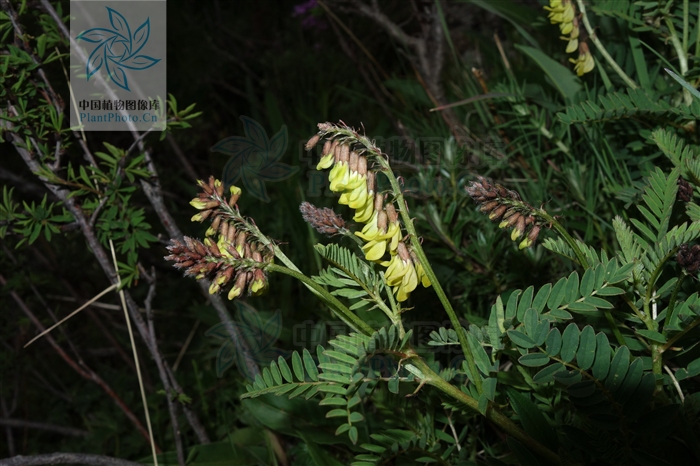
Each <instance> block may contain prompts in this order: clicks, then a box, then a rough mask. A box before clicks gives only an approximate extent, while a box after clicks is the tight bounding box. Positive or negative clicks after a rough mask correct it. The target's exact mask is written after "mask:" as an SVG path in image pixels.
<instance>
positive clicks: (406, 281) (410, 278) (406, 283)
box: [394, 263, 418, 303]
mask: <svg viewBox="0 0 700 466" xmlns="http://www.w3.org/2000/svg"><path fill="white" fill-rule="evenodd" d="M417 286H418V275H417V274H416V269H415V268H414V267H413V264H412V263H410V264H409V266H408V270H407V271H406V274H405V275H404V276H403V278H402V279H401V284H399V285H398V286H396V287H394V290H395V291H396V300H397V301H398V302H400V303H402V302H404V301H406V300H407V299H408V296H409V295H410V294H411V291H413V290H415V289H416V287H417Z"/></svg>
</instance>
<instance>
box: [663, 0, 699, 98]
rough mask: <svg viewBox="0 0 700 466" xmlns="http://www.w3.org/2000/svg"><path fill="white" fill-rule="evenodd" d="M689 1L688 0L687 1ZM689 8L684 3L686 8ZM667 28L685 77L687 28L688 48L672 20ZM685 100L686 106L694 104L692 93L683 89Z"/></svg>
mask: <svg viewBox="0 0 700 466" xmlns="http://www.w3.org/2000/svg"><path fill="white" fill-rule="evenodd" d="M685 1H687V0H685ZM685 6H687V5H686V4H685V2H684V7H685ZM686 20H687V15H684V18H683V21H684V23H685V21H686ZM665 22H666V27H667V28H668V30H669V32H670V33H671V43H672V44H673V48H674V49H675V50H676V55H678V65H679V66H680V72H681V76H685V75H686V74H687V73H688V54H687V52H686V50H687V41H688V39H687V36H686V31H687V27H685V25H684V31H683V40H684V42H686V46H684V44H682V43H681V40H680V39H679V38H678V33H677V32H676V27H675V26H674V25H673V21H671V18H666V20H665ZM683 100H684V101H685V103H686V105H690V104H691V103H693V98H692V96H691V95H690V91H688V89H686V88H683Z"/></svg>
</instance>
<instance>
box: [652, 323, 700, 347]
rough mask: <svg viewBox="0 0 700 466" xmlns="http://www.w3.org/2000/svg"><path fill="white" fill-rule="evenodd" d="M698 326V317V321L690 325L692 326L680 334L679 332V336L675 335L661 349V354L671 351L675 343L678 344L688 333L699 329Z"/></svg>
mask: <svg viewBox="0 0 700 466" xmlns="http://www.w3.org/2000/svg"><path fill="white" fill-rule="evenodd" d="M698 324H700V317H698V318H697V319H695V320H694V321H693V322H691V323H690V325H688V326H687V327H686V328H684V329H683V330H681V331H680V332H678V333H677V334H675V335H674V336H673V338H671V339H670V340H668V341H667V342H666V344H665V345H664V346H663V347H662V348H661V352H662V353H663V352H665V351H668V349H669V348H670V347H671V346H673V344H674V343H675V342H677V341H678V340H680V339H681V338H683V337H684V336H685V335H686V334H687V333H688V332H690V331H691V330H693V329H694V328H695V327H697V326H698Z"/></svg>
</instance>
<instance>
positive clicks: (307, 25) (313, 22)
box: [292, 0, 328, 30]
mask: <svg viewBox="0 0 700 466" xmlns="http://www.w3.org/2000/svg"><path fill="white" fill-rule="evenodd" d="M319 13H320V9H319V7H318V3H316V0H308V1H306V2H304V3H299V4H298V5H295V6H294V13H292V16H294V17H296V16H303V19H302V20H301V27H303V28H304V29H316V30H323V29H326V28H327V27H328V24H326V22H325V21H324V20H323V19H322V18H319V17H318V14H319Z"/></svg>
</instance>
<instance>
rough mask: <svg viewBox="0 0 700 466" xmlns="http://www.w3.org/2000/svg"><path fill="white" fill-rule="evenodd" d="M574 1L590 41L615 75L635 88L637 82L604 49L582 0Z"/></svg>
mask: <svg viewBox="0 0 700 466" xmlns="http://www.w3.org/2000/svg"><path fill="white" fill-rule="evenodd" d="M576 3H577V4H578V9H579V11H580V12H581V19H582V20H583V25H584V27H585V28H586V31H588V35H589V36H590V39H591V42H593V43H594V44H595V46H596V48H597V49H598V51H599V52H600V54H601V55H602V56H603V58H605V60H606V61H607V62H608V64H609V65H610V67H611V68H612V69H613V70H615V72H616V73H617V75H618V76H619V77H620V78H622V80H623V81H624V82H625V83H626V84H627V85H628V86H629V87H631V88H632V89H637V87H639V86H637V83H635V82H634V81H633V80H632V78H630V77H629V76H627V74H626V73H625V72H624V71H622V68H620V65H618V64H617V62H616V61H615V60H614V59H613V57H611V56H610V54H609V53H608V51H607V50H606V49H605V46H604V45H603V43H602V42H601V41H600V39H598V36H596V34H595V30H594V29H593V27H592V26H591V23H590V22H589V21H588V15H587V14H586V6H585V5H584V4H583V0H576Z"/></svg>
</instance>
